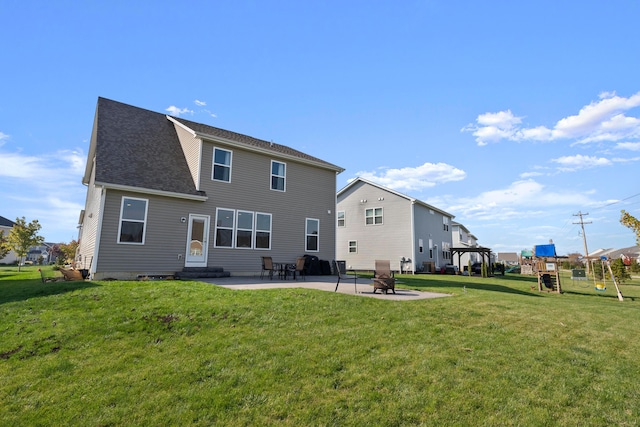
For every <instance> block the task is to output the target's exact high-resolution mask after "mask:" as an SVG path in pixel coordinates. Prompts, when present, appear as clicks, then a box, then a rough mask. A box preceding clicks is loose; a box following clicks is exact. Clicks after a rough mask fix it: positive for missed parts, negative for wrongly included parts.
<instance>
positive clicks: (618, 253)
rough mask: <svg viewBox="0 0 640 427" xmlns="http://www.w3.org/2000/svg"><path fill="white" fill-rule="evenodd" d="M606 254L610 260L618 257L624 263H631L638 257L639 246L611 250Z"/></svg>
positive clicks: (639, 256) (639, 253) (639, 255)
mask: <svg viewBox="0 0 640 427" xmlns="http://www.w3.org/2000/svg"><path fill="white" fill-rule="evenodd" d="M606 256H607V257H608V258H609V259H611V260H614V259H617V258H620V259H621V260H622V262H623V263H624V264H625V265H631V263H633V262H637V260H638V259H640V246H631V247H628V248H622V249H616V250H611V251H609V252H607V254H606Z"/></svg>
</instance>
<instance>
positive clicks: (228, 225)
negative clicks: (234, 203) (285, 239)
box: [214, 208, 271, 249]
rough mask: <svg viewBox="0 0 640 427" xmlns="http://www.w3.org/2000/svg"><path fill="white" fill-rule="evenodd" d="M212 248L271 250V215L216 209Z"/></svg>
mask: <svg viewBox="0 0 640 427" xmlns="http://www.w3.org/2000/svg"><path fill="white" fill-rule="evenodd" d="M215 233H216V234H215V242H214V246H215V247H217V248H232V249H271V214H269V213H263V212H251V211H244V210H240V209H226V208H217V209H216V230H215Z"/></svg>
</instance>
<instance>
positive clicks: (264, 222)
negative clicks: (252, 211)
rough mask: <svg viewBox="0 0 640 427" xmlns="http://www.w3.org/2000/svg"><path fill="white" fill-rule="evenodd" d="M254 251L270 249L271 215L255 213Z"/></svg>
mask: <svg viewBox="0 0 640 427" xmlns="http://www.w3.org/2000/svg"><path fill="white" fill-rule="evenodd" d="M255 248H256V249H271V214H267V213H262V212H256V242H255Z"/></svg>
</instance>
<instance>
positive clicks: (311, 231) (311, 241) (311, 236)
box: [304, 218, 320, 252]
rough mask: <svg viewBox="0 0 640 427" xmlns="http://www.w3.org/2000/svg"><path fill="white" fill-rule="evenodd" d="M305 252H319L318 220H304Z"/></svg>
mask: <svg viewBox="0 0 640 427" xmlns="http://www.w3.org/2000/svg"><path fill="white" fill-rule="evenodd" d="M304 234H305V245H304V250H305V252H318V251H320V241H319V238H320V220H319V219H314V218H307V219H306V226H305V233H304Z"/></svg>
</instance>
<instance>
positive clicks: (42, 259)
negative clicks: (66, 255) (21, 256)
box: [26, 242, 56, 264]
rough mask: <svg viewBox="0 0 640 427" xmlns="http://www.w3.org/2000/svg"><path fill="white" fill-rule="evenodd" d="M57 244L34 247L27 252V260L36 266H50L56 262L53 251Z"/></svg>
mask: <svg viewBox="0 0 640 427" xmlns="http://www.w3.org/2000/svg"><path fill="white" fill-rule="evenodd" d="M54 245H55V243H46V242H45V243H43V244H42V245H39V246H32V247H31V248H29V252H27V256H26V260H27V261H31V262H33V263H34V264H39V263H42V264H49V263H52V262H54V261H55V260H56V257H55V256H53V254H52V252H53V251H52V249H53V246H54Z"/></svg>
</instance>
